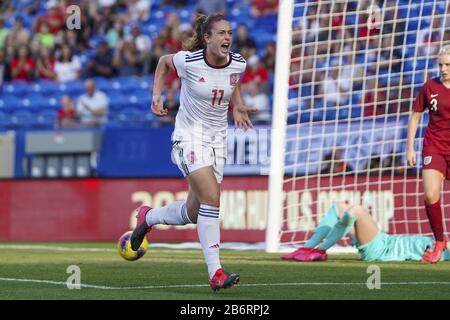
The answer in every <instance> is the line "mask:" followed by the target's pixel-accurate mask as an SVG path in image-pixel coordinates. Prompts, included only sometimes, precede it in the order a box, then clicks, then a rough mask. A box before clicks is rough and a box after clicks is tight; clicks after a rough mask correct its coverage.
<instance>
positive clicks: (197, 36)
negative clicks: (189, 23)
mask: <svg viewBox="0 0 450 320" xmlns="http://www.w3.org/2000/svg"><path fill="white" fill-rule="evenodd" d="M222 20H226V19H225V16H223V15H222V14H212V15H210V16H205V15H203V14H201V15H198V16H197V18H196V19H195V23H194V34H193V35H192V37H190V38H188V39H186V40H185V41H184V43H183V49H184V50H186V51H191V52H194V51H197V50H200V49H204V48H206V45H205V41H204V39H203V35H204V34H205V33H207V34H211V29H212V27H213V25H214V23H216V22H218V21H222Z"/></svg>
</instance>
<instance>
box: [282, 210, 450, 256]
mask: <svg viewBox="0 0 450 320" xmlns="http://www.w3.org/2000/svg"><path fill="white" fill-rule="evenodd" d="M349 232H350V237H351V239H352V245H355V246H356V248H357V249H358V251H359V255H360V257H361V259H362V260H363V261H374V260H379V261H406V260H417V261H422V262H426V263H428V262H429V260H427V255H426V254H424V253H425V251H426V249H427V248H433V239H432V238H431V237H425V236H420V235H388V234H386V233H384V232H381V231H380V230H379V229H378V226H377V224H376V223H375V221H374V220H373V218H372V216H371V215H370V214H369V212H368V211H367V210H366V209H364V208H363V207H362V206H359V205H356V206H350V205H348V204H345V203H339V204H334V205H333V206H332V207H331V209H330V210H328V212H327V213H326V215H325V216H324V217H323V218H322V220H321V221H320V223H319V225H318V226H317V228H316V230H314V234H313V235H312V237H311V238H310V239H309V240H308V241H307V242H306V243H305V245H304V246H303V247H302V248H300V249H297V250H296V251H294V252H291V253H288V254H284V255H282V256H281V258H282V259H283V260H296V261H324V260H326V259H327V253H326V251H327V250H328V249H329V248H331V247H332V246H333V245H334V244H335V243H336V242H338V241H339V240H340V239H341V238H343V237H344V236H345V235H346V234H347V233H349ZM322 240H323V242H322ZM449 250H450V243H447V250H445V251H444V253H443V254H442V257H441V261H443V260H450V251H449ZM427 252H430V251H429V250H428V251H427Z"/></svg>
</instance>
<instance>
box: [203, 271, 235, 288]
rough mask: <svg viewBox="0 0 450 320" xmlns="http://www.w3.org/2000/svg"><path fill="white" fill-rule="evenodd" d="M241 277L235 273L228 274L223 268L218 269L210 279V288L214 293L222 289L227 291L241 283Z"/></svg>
mask: <svg viewBox="0 0 450 320" xmlns="http://www.w3.org/2000/svg"><path fill="white" fill-rule="evenodd" d="M239 279H240V277H239V275H238V274H235V273H231V274H230V273H228V272H226V271H224V270H223V269H222V268H220V269H217V271H216V273H215V274H214V276H213V277H212V279H209V286H210V287H211V289H213V290H214V291H218V290H220V289H222V288H223V289H227V288H230V287H232V286H233V285H235V284H236V283H238V282H239Z"/></svg>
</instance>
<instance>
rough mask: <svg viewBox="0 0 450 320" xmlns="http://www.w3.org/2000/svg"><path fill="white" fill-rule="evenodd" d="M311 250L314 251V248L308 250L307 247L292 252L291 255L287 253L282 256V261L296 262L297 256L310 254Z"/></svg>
mask: <svg viewBox="0 0 450 320" xmlns="http://www.w3.org/2000/svg"><path fill="white" fill-rule="evenodd" d="M311 250H313V248H307V247H303V248H298V249H297V250H295V251H293V252H290V253H285V254H283V255H282V256H281V259H282V260H295V259H294V258H295V256H296V255H298V254H300V253H307V252H310V251H311Z"/></svg>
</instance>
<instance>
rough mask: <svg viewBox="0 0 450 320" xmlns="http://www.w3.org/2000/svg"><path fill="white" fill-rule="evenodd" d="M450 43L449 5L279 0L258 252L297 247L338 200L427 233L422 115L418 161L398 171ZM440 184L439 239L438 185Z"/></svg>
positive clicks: (449, 198) (399, 228) (445, 204)
mask: <svg viewBox="0 0 450 320" xmlns="http://www.w3.org/2000/svg"><path fill="white" fill-rule="evenodd" d="M449 43H450V4H449V3H448V1H439V0H419V1H414V2H412V1H409V0H386V1H377V0H365V1H354V0H323V1H313V0H301V1H300V0H296V1H294V0H280V2H279V10H278V31H277V43H276V50H277V51H276V67H275V82H274V99H273V119H272V135H271V165H270V176H269V197H268V216H267V228H266V251H267V252H280V251H285V250H287V249H289V250H291V249H292V248H295V247H297V246H299V245H302V244H303V243H304V242H305V241H306V240H307V239H308V238H309V236H310V235H311V234H312V233H311V232H312V231H314V228H315V227H316V226H317V224H318V222H319V221H320V218H321V217H322V215H323V214H325V213H326V211H327V210H328V209H329V207H330V206H331V204H332V203H333V202H336V201H349V202H351V203H354V204H361V205H363V206H364V207H366V208H368V209H369V210H370V212H371V214H372V216H373V217H374V219H375V221H376V222H377V224H378V226H379V228H380V230H382V231H384V232H389V233H392V234H422V235H431V234H432V233H431V229H430V226H429V222H428V219H427V217H426V214H425V210H424V206H423V196H422V180H421V171H420V168H421V159H420V155H421V147H422V139H423V135H424V132H425V129H426V125H427V122H428V115H427V113H424V115H423V116H422V118H421V122H420V124H419V130H418V134H417V138H416V141H415V150H416V154H417V156H418V159H417V160H418V161H417V167H416V168H407V167H406V160H405V151H406V128H407V123H408V120H409V115H410V112H411V107H412V103H413V101H414V98H415V96H416V94H417V93H418V90H419V89H420V87H421V86H422V85H423V83H424V82H425V81H426V80H428V79H430V78H433V77H436V76H437V75H438V74H439V72H438V65H437V63H436V58H437V52H438V50H439V48H440V47H442V46H443V45H446V44H449ZM443 190H444V192H443V194H442V196H441V203H442V208H443V214H444V231H445V232H446V234H447V235H448V231H450V214H446V212H445V211H446V210H447V211H448V210H449V209H448V208H449V206H450V186H449V183H448V182H447V181H446V182H444V188H443ZM339 244H340V245H342V246H344V247H349V246H348V244H349V243H348V242H347V241H345V240H344V241H341V242H340V243H339Z"/></svg>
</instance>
